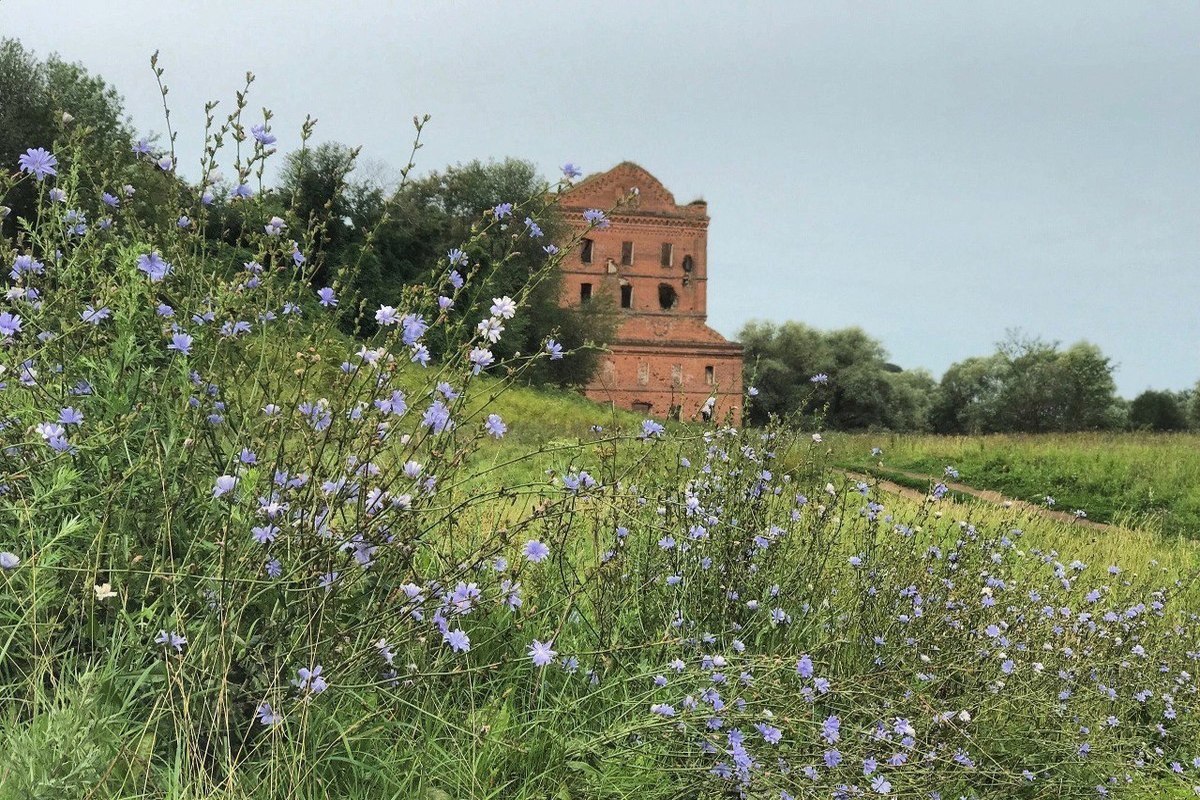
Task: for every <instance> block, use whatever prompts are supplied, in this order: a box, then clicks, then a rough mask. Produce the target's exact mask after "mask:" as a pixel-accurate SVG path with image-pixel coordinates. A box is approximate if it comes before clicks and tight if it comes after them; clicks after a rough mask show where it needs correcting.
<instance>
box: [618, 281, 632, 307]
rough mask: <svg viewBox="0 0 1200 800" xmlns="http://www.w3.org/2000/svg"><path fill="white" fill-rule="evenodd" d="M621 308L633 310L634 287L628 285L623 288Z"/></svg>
mask: <svg viewBox="0 0 1200 800" xmlns="http://www.w3.org/2000/svg"><path fill="white" fill-rule="evenodd" d="M621 308H633V287H632V286H630V285H629V284H628V283H626V284H624V285H622V286H621Z"/></svg>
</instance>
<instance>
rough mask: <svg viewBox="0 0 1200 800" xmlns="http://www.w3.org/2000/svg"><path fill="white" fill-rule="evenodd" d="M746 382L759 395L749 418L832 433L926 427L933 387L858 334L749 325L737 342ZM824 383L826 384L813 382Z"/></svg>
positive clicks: (859, 331) (796, 325) (857, 331)
mask: <svg viewBox="0 0 1200 800" xmlns="http://www.w3.org/2000/svg"><path fill="white" fill-rule="evenodd" d="M738 338H739V340H740V341H741V342H742V345H743V346H744V347H745V349H746V381H747V383H753V384H754V385H755V386H756V387H757V388H758V391H759V394H758V396H757V397H756V398H755V399H754V401H753V402H752V403H751V404H750V406H749V409H748V418H749V420H750V421H751V422H754V423H756V424H762V423H764V422H766V421H767V420H768V419H769V418H770V417H771V416H773V415H774V416H778V417H789V416H791V417H799V418H801V419H805V420H807V421H809V422H815V421H818V420H819V421H820V422H821V423H822V424H824V425H826V426H828V427H829V428H834V429H862V428H890V429H893V430H920V429H922V428H924V427H925V426H926V424H927V423H926V420H927V414H928V410H929V405H930V398H931V393H932V390H933V388H934V383H933V379H932V378H931V377H930V376H929V375H928V374H927V373H906V372H904V371H902V370H899V368H898V367H895V366H894V365H891V364H888V363H887V360H886V359H887V353H886V351H884V349H883V346H882V345H881V344H880V343H879V342H878V341H877V340H875V339H873V338H871V337H870V336H868V335H867V334H866V333H864V332H863V331H862V329H860V328H845V329H842V330H835V331H818V330H816V329H814V328H810V327H808V326H807V325H803V324H801V323H798V322H785V323H783V324H782V325H775V324H772V323H769V322H750V323H748V324H747V325H746V326H745V327H744V328H743V329H742V332H741V333H740V334H739V336H738ZM816 375H824V376H826V377H827V378H828V381H827V382H814V381H813V377H814V376H816Z"/></svg>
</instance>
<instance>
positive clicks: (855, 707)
mask: <svg viewBox="0 0 1200 800" xmlns="http://www.w3.org/2000/svg"><path fill="white" fill-rule="evenodd" d="M239 100H240V98H239ZM242 108H244V103H243V104H242V105H240V106H239V108H238V110H237V111H236V112H235V116H233V117H231V118H230V120H229V122H228V124H227V126H226V127H225V128H222V129H221V131H222V132H223V135H224V136H226V137H230V138H232V139H233V140H235V141H237V142H239V144H240V145H241V146H240V147H239V148H238V152H237V155H236V159H235V163H234V168H235V171H236V174H237V175H238V180H237V182H236V183H235V184H234V185H233V186H231V187H228V188H227V190H224V191H222V192H221V194H222V195H223V199H222V200H220V201H219V202H220V203H225V204H229V205H230V206H232V207H233V208H234V209H235V210H236V211H237V213H238V214H239V215H240V216H241V217H242V218H244V219H246V220H249V221H251V223H252V224H247V225H246V226H245V227H244V229H243V231H242V233H240V234H239V238H238V240H237V242H236V248H237V249H236V250H231V249H230V245H229V244H228V243H227V242H223V241H220V240H218V239H216V238H215V237H206V236H205V235H204V232H205V230H206V228H205V226H206V225H207V224H208V223H209V219H210V218H209V213H210V211H209V208H210V206H211V205H212V204H213V203H214V202H217V201H215V200H214V197H213V191H212V190H213V189H214V188H215V187H212V186H208V185H202V186H197V187H195V192H193V193H190V194H187V195H185V196H182V197H178V198H176V197H172V198H170V199H169V200H168V201H166V202H170V203H172V204H174V205H171V206H170V207H169V208H168V209H167V211H168V213H167V214H165V215H163V216H164V217H165V218H166V220H167V222H166V223H163V222H162V221H161V220H160V221H159V222H155V221H152V220H151V221H148V220H146V219H144V218H142V217H140V216H139V215H137V214H135V213H132V211H130V210H128V209H127V207H126V206H125V205H123V204H122V202H121V201H120V199H119V196H118V195H116V194H114V193H113V191H115V190H116V189H117V188H118V186H117V184H116V178H115V177H114V176H113V175H109V174H105V173H103V172H95V171H89V170H88V169H87V166H88V165H87V164H86V163H83V162H81V161H79V160H78V159H76V158H75V156H74V153H75V151H74V150H73V148H72V146H71V143H70V142H65V143H39V142H34V143H30V151H29V152H28V153H27V154H26V157H25V158H23V159H22V160H21V162H20V163H19V164H18V165H17V171H16V172H15V173H13V175H12V176H11V177H8V178H5V179H4V181H6V182H7V183H9V184H14V183H20V184H22V185H23V186H25V187H26V188H32V189H33V190H34V191H35V192H36V197H37V206H36V210H35V213H34V214H32V216H31V218H29V219H26V220H24V221H23V222H22V223H21V225H20V226H19V227H18V233H17V234H16V235H15V236H13V237H11V238H9V239H7V240H5V242H4V243H3V247H2V249H0V253H2V256H0V257H2V258H3V262H4V263H3V266H4V267H5V269H7V270H9V271H10V272H9V287H8V291H7V293H6V295H5V300H4V303H5V306H4V311H2V312H0V335H2V337H3V338H2V340H0V343H2V345H0V346H2V349H0V355H2V359H3V364H2V365H3V367H4V377H5V379H6V382H5V385H4V387H3V390H2V391H0V419H3V425H0V447H2V449H3V454H4V461H3V468H2V469H3V472H2V474H0V753H3V757H0V798H10V797H11V798H47V799H49V798H55V799H57V798H76V797H78V798H98V799H107V798H180V799H181V800H182V799H185V798H201V797H203V798H228V799H229V800H235V799H237V800H241V799H242V798H246V799H249V798H277V797H288V798H295V799H296V800H302V799H307V798H314V800H315V799H316V798H326V797H339V798H379V797H389V798H391V797H395V798H407V797H417V798H426V799H427V800H445V798H500V797H503V798H546V797H555V798H629V797H638V798H645V799H647V800H649V799H651V798H663V800H667V799H668V798H671V799H674V798H719V797H730V796H740V797H748V798H776V799H778V800H788V799H789V798H829V797H833V798H854V797H891V796H894V797H921V798H928V799H929V800H939V799H942V800H950V798H1012V797H1019V798H1076V797H1078V798H1084V797H1087V798H1092V797H1096V796H1106V795H1111V796H1119V797H1128V798H1146V799H1147V800H1149V798H1163V797H1178V798H1183V797H1195V796H1197V795H1200V702H1198V700H1200V689H1198V684H1197V681H1196V677H1195V676H1196V675H1197V673H1198V672H1200V616H1198V613H1197V611H1198V609H1200V589H1198V587H1197V584H1196V577H1197V575H1196V569H1197V563H1198V553H1197V546H1196V544H1195V543H1194V542H1192V541H1186V540H1179V539H1177V538H1171V537H1166V536H1164V535H1162V534H1161V533H1160V532H1159V531H1153V530H1150V531H1147V530H1137V529H1117V528H1113V529H1110V530H1107V531H1104V532H1093V531H1088V532H1086V533H1082V532H1081V531H1080V530H1079V529H1078V528H1075V527H1073V526H1070V525H1062V524H1059V523H1056V522H1053V521H1048V520H1045V519H1041V518H1039V517H1038V516H1036V515H1030V514H1027V513H1025V512H1022V511H1020V510H1017V509H1005V508H1002V507H995V506H986V505H982V504H978V503H961V504H960V503H957V502H955V501H954V499H953V498H952V497H943V498H940V499H935V498H932V497H930V498H926V499H924V500H906V499H903V498H900V497H896V496H893V495H889V494H886V493H881V492H880V491H878V488H877V487H873V486H871V485H869V484H868V483H861V484H860V483H857V482H856V481H853V480H849V479H847V478H846V477H845V476H844V475H843V474H842V473H841V472H840V471H838V469H837V467H838V464H837V457H836V455H837V453H839V452H840V451H839V449H838V448H839V446H837V445H835V446H834V447H833V451H832V453H831V450H830V444H829V443H827V442H824V441H820V440H819V439H818V437H815V436H814V435H813V433H812V432H810V431H798V430H794V429H789V428H786V427H783V426H780V425H777V424H772V425H768V426H765V427H761V428H749V429H735V428H733V427H730V426H727V425H713V426H711V427H697V426H689V425H672V426H670V427H667V426H664V425H662V424H660V423H659V422H657V421H655V420H650V419H642V418H640V417H636V416H633V415H631V414H628V413H624V412H615V411H612V410H610V409H604V408H603V407H601V406H597V405H594V404H591V403H588V402H587V401H585V400H583V399H581V398H578V397H575V396H573V395H569V394H566V393H552V392H551V393H548V392H544V391H538V390H534V389H530V388H528V387H526V386H524V385H523V383H524V380H523V377H524V375H525V374H526V372H527V370H528V369H530V366H531V365H533V364H536V363H538V362H539V361H540V360H551V359H558V358H570V357H571V356H572V353H570V352H564V351H563V349H562V348H561V347H559V346H558V345H557V343H556V342H555V340H554V337H553V332H548V333H547V336H546V339H545V341H544V342H543V343H542V347H541V348H540V350H538V351H537V352H534V353H526V354H524V355H518V356H514V357H512V358H511V359H496V358H495V357H494V353H493V352H492V350H491V347H492V346H493V345H495V344H496V342H497V341H498V340H500V338H501V337H502V336H503V335H504V329H505V325H506V324H508V323H510V322H511V321H512V320H514V319H515V318H517V317H518V315H520V314H521V312H522V308H523V303H524V301H525V300H526V298H527V296H528V295H527V292H528V291H532V289H533V288H534V287H535V286H536V284H537V282H538V281H539V280H542V279H544V278H545V277H546V275H547V274H549V272H548V271H549V270H553V269H556V268H557V264H558V262H557V261H555V260H553V259H552V260H551V261H550V262H549V263H548V264H547V266H546V268H545V269H546V270H547V272H545V273H539V274H534V275H531V276H530V281H529V285H528V286H527V287H525V288H524V289H522V291H520V292H517V293H516V294H515V295H514V296H511V297H509V296H494V295H493V293H492V291H491V284H490V283H489V266H488V262H487V261H485V260H483V259H480V258H479V257H478V254H479V253H480V252H489V253H495V252H502V251H503V250H504V249H505V248H508V249H509V250H510V251H511V250H513V249H516V248H521V247H533V246H544V245H543V243H542V242H541V241H538V237H537V235H536V233H535V230H536V226H533V225H529V224H528V223H526V224H525V225H523V226H522V225H520V224H519V223H516V222H514V220H520V219H521V218H522V217H524V216H525V215H526V214H536V213H537V208H538V207H539V204H540V203H541V202H542V199H543V198H542V197H540V196H539V197H538V198H534V199H528V200H525V201H524V202H523V199H522V198H514V199H513V200H514V202H513V204H508V203H504V204H501V205H497V206H496V207H494V208H490V209H481V210H480V211H481V214H480V219H479V221H478V223H477V225H476V226H475V227H474V228H473V229H472V231H471V234H470V238H469V239H468V240H467V241H464V242H463V244H462V247H461V248H455V249H454V250H451V251H450V252H448V253H446V254H445V256H444V257H442V258H440V259H439V260H438V261H437V263H435V264H432V265H430V273H429V276H428V279H427V281H426V282H425V283H424V284H421V285H419V286H413V287H411V288H410V289H409V290H407V291H406V292H405V294H404V296H403V297H400V298H398V299H397V301H396V302H397V306H396V307H392V306H386V305H385V306H381V307H379V308H377V309H371V310H370V311H371V314H372V316H373V319H374V320H375V322H376V323H377V328H378V330H376V331H374V332H372V333H370V334H369V335H366V334H363V333H362V332H361V331H359V335H356V336H351V335H348V334H347V333H346V332H345V331H344V329H343V326H342V324H341V323H342V321H343V320H342V318H341V317H340V314H341V312H342V311H344V310H345V309H346V308H348V307H349V308H352V307H354V306H355V304H356V302H357V300H356V298H355V296H354V291H353V280H352V279H353V275H352V273H351V270H352V267H353V265H341V266H340V268H339V269H338V270H336V271H332V277H331V279H330V281H329V285H321V284H317V285H315V286H314V285H313V284H312V283H311V280H312V278H313V275H314V274H315V273H314V272H313V270H314V263H313V262H314V261H316V258H315V257H312V256H313V255H314V249H313V241H314V238H315V237H316V236H317V234H318V232H319V231H318V230H316V229H315V228H314V227H313V226H309V225H307V224H306V221H305V220H301V219H296V218H295V217H293V216H288V217H282V216H278V215H277V213H276V212H275V211H274V210H273V209H274V206H271V205H268V203H267V200H270V199H271V198H270V190H269V187H267V188H264V187H263V186H262V185H261V183H260V182H256V181H255V180H254V178H253V176H254V175H255V174H257V175H258V176H259V177H260V178H261V175H262V170H261V162H262V161H263V160H264V159H266V158H267V157H268V155H269V151H268V149H267V146H266V140H267V138H268V137H267V136H266V134H267V133H268V131H267V130H266V129H265V128H263V127H262V126H255V127H252V128H251V129H250V130H251V131H253V133H252V134H251V133H247V132H246V126H245V125H243V124H242V120H241V117H240V114H241V112H242ZM247 122H248V121H247ZM264 124H265V123H264ZM60 144H61V146H60ZM43 145H50V146H52V147H53V153H51V152H50V151H49V150H38V149H36V148H40V147H42V146H43ZM220 146H221V136H220V135H214V137H213V138H212V139H210V148H209V149H206V151H205V153H206V158H211V159H215V158H216V154H217V153H218V152H219V150H220ZM173 165H174V158H173V157H169V156H167V155H165V154H161V153H153V154H151V153H146V154H144V158H142V160H141V161H140V162H139V168H140V169H143V170H145V171H147V172H149V173H151V174H157V173H156V172H155V171H168V170H170V169H172V168H173ZM205 166H206V169H205V174H208V170H209V165H208V164H206V165H205ZM570 179H571V175H570V174H569V172H568V174H565V175H564V179H563V180H564V183H563V184H560V186H559V188H561V187H562V186H563V185H566V184H565V182H569V180H570ZM2 183H3V182H0V184H2ZM3 188H11V186H10V187H4V186H3V185H0V189H3ZM125 196H128V192H126V195H125ZM114 200H115V201H116V202H115V203H114V202H113V201H114ZM591 222H592V224H593V225H596V226H601V225H605V224H608V223H607V217H606V215H605V212H604V210H601V209H597V210H595V212H594V213H593V214H591ZM562 244H563V247H562V250H563V251H569V249H570V248H571V247H572V246H573V245H574V244H576V242H564V243H562ZM547 252H550V251H547ZM556 254H557V251H556ZM234 255H236V258H234V257H232V256H234ZM501 260H502V259H501ZM480 304H482V307H483V308H485V309H488V311H487V312H486V315H485V316H483V318H482V319H480V318H478V317H476V316H468V315H466V314H464V313H462V311H461V310H462V309H467V308H477V307H479V306H480ZM747 400H748V401H750V402H752V398H749V397H748V398H747ZM846 441H847V442H850V441H851V440H846ZM883 446H884V447H885V448H887V449H889V450H890V449H891V448H892V445H889V444H888V443H886V442H885V443H884V445H883ZM856 447H858V445H857V444H853V446H850V445H848V449H847V450H846V452H852V451H853V450H854V448H856ZM868 452H869V449H868ZM831 458H832V460H831ZM885 458H890V455H887V456H885ZM964 477H968V478H969V475H967V473H966V469H964ZM1064 502H1065V501H1064Z"/></svg>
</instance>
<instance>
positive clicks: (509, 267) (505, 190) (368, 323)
mask: <svg viewBox="0 0 1200 800" xmlns="http://www.w3.org/2000/svg"><path fill="white" fill-rule="evenodd" d="M357 156H358V151H357V149H351V148H349V147H346V146H345V145H341V144H337V143H328V144H323V145H320V146H318V147H316V148H315V149H312V150H307V149H306V150H300V151H297V152H294V153H291V154H290V155H289V156H288V158H287V164H286V167H285V169H284V171H283V175H282V177H281V195H282V197H284V198H288V197H290V198H292V200H293V204H294V206H293V207H294V210H295V213H296V215H297V216H298V217H299V218H300V219H301V220H307V221H308V222H309V225H310V229H311V230H312V231H313V232H314V249H315V252H316V253H318V254H319V255H320V262H321V266H319V267H318V268H317V269H316V270H315V271H314V273H313V281H314V285H318V286H320V285H326V284H328V283H329V281H330V280H331V278H332V275H333V274H334V273H335V272H337V271H338V269H339V268H340V267H349V269H347V270H346V273H347V275H346V279H347V284H346V285H347V287H348V288H352V289H353V290H354V291H355V292H356V293H358V294H360V295H361V296H362V297H363V298H364V303H363V304H362V305H361V306H360V308H359V309H357V311H356V312H352V313H351V315H349V316H348V318H347V326H348V329H350V330H354V329H359V330H365V331H367V332H370V331H372V330H374V321H373V319H371V317H370V314H369V313H367V312H371V313H373V310H374V309H375V308H377V307H378V306H379V305H383V304H395V303H397V302H398V300H399V298H400V297H401V296H402V294H403V293H404V291H405V287H408V286H414V285H419V284H420V283H421V282H422V281H423V280H425V279H426V277H427V272H428V268H429V265H430V264H433V263H437V262H438V261H439V260H444V259H445V258H446V254H447V253H448V252H449V251H450V250H451V249H453V248H456V247H458V246H459V245H460V243H462V242H464V241H468V240H471V239H472V235H473V232H474V231H475V230H477V222H478V219H479V216H480V214H482V213H483V212H484V211H486V210H489V209H492V208H494V207H496V206H498V205H500V204H501V203H506V202H512V201H513V200H514V199H516V198H525V197H544V196H546V195H547V193H548V192H549V186H548V185H547V184H546V182H545V181H544V179H542V178H541V177H540V176H539V175H538V174H537V171H536V169H535V168H534V166H533V165H532V164H531V163H529V162H527V161H520V160H517V159H511V158H510V159H506V160H504V161H500V162H488V163H483V162H480V161H472V162H470V163H467V164H460V165H457V166H453V167H448V168H446V169H445V170H443V171H441V172H433V173H430V174H429V175H427V176H424V177H422V178H420V179H415V180H408V179H407V173H405V178H406V179H405V180H404V181H403V182H402V183H401V184H400V185H399V186H397V187H394V188H393V187H388V186H385V185H382V184H381V183H380V182H378V181H373V180H357V179H355V177H354V175H353V173H354V170H355V162H356V158H357ZM537 218H538V225H539V227H540V228H541V229H542V231H543V233H544V236H543V237H541V238H536V237H533V238H529V239H525V240H524V242H523V246H522V247H521V248H520V249H519V250H515V251H514V250H513V249H512V248H511V247H510V246H509V244H510V241H509V240H505V239H502V238H496V239H492V240H482V239H481V240H477V243H476V245H475V246H474V247H472V248H470V249H468V250H467V251H466V252H467V256H468V258H469V259H470V271H471V272H473V274H476V275H479V276H481V280H479V281H478V285H477V286H476V288H475V290H474V291H473V293H472V295H471V296H470V300H469V305H467V306H465V307H463V308H460V309H459V311H461V312H462V313H464V314H466V315H468V316H475V317H476V318H478V319H483V318H486V317H487V316H488V314H489V313H490V312H489V311H488V309H489V307H490V306H491V303H492V298H493V297H499V296H515V295H516V294H517V293H518V292H521V291H522V290H527V291H526V299H525V304H524V313H523V314H522V315H521V316H520V318H519V319H516V320H513V321H512V322H511V323H509V324H508V325H507V326H506V328H507V330H506V334H505V336H504V338H503V340H502V341H501V342H500V343H498V345H497V347H496V348H495V351H496V353H497V355H498V356H500V357H504V358H508V357H512V356H515V355H516V354H517V353H530V352H535V351H536V350H537V349H538V348H539V347H540V346H541V342H542V341H543V340H545V339H546V338H547V337H550V336H553V337H554V338H555V339H556V340H557V341H558V342H559V343H561V344H562V345H563V346H564V347H565V348H567V349H570V350H574V351H576V357H575V358H573V359H570V360H562V361H555V362H543V363H538V364H536V365H535V366H533V367H532V368H531V369H530V370H529V371H528V372H527V373H526V378H527V379H528V380H530V381H531V382H534V383H537V384H553V385H558V386H579V385H583V384H586V383H587V381H588V380H589V378H590V377H591V374H592V373H593V372H594V371H595V369H596V367H597V365H598V363H599V360H598V354H599V350H598V347H596V345H602V344H603V343H604V342H606V341H607V339H608V338H609V337H610V336H611V335H612V332H613V330H614V328H615V323H616V318H615V316H614V315H613V314H611V313H610V311H611V310H610V309H606V308H605V307H604V306H603V305H602V304H594V305H592V306H589V307H586V308H583V309H567V308H562V307H561V306H560V304H559V294H560V285H561V276H560V275H559V274H558V273H557V272H553V273H549V272H547V271H546V270H545V269H544V266H545V265H546V263H547V262H548V259H549V254H548V253H546V252H545V250H544V249H543V247H544V245H545V244H548V243H550V242H562V241H565V240H566V239H567V238H569V230H568V229H567V228H566V226H565V225H564V223H563V222H562V221H561V220H560V219H559V218H558V216H557V214H556V211H555V209H554V208H553V207H546V206H545V205H544V204H539V208H538V213H537ZM527 229H528V227H527V225H526V224H525V222H524V221H523V218H520V219H518V218H515V217H514V218H509V219H507V220H504V221H502V222H500V223H499V230H500V231H502V232H506V233H508V234H510V236H511V237H512V238H513V239H515V238H517V237H519V236H521V235H522V234H523V233H525V232H526V230H527ZM448 271H449V269H448V268H447V272H448ZM463 271H464V272H466V271H467V270H466V269H464V270H463ZM534 275H538V276H540V277H539V279H538V281H537V282H536V283H531V277H532V276H534ZM449 344H450V343H449V342H447V341H444V340H435V341H434V342H433V345H435V352H442V351H443V350H444V348H445V347H448V346H449Z"/></svg>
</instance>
